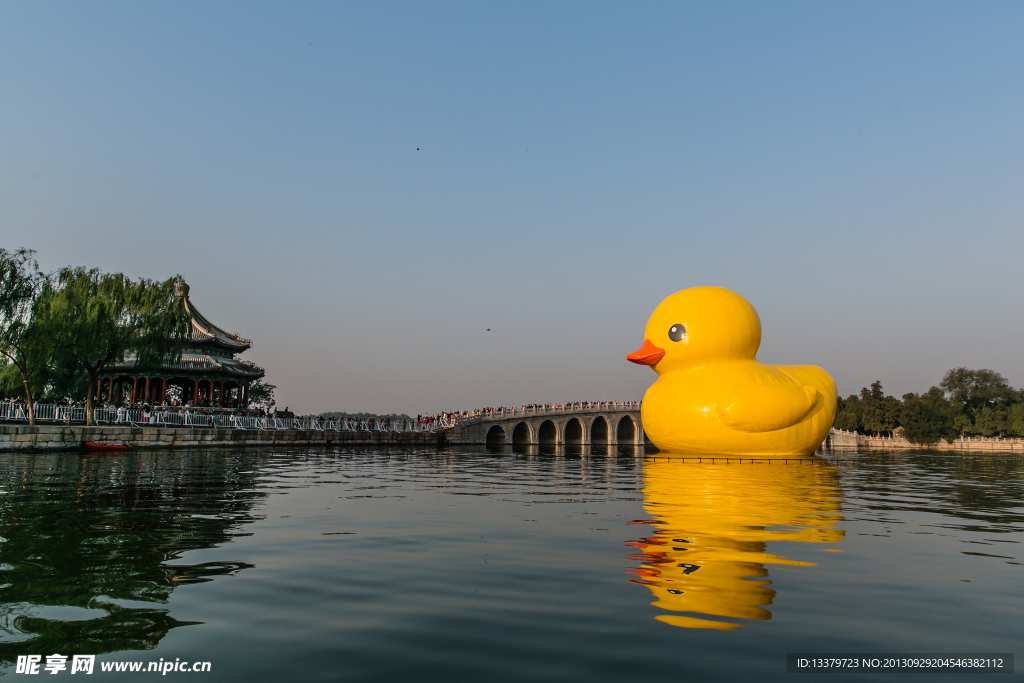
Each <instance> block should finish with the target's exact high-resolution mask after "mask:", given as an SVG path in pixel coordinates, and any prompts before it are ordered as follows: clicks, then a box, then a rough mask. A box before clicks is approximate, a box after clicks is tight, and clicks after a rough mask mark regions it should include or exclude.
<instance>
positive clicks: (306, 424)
mask: <svg viewBox="0 0 1024 683" xmlns="http://www.w3.org/2000/svg"><path fill="white" fill-rule="evenodd" d="M33 408H34V417H35V419H36V421H37V422H49V423H54V422H56V423H64V424H84V423H85V406H65V405H60V404H35V405H34V406H33ZM93 417H94V418H95V421H96V424H98V425H124V426H128V427H210V428H224V429H263V430H284V429H300V430H306V431H319V432H323V431H333V432H430V431H433V430H435V429H438V428H445V427H450V426H452V425H451V424H449V422H450V421H447V420H441V421H434V422H433V423H426V422H420V423H417V422H392V421H388V420H351V421H350V420H324V419H323V418H320V417H288V418H284V417H272V416H267V417H262V416H240V415H233V414H230V413H208V412H205V411H203V410H201V409H195V408H184V409H183V408H161V407H153V408H150V409H148V410H146V409H143V408H124V407H122V408H114V407H102V408H95V409H94V410H93ZM0 420H9V421H14V422H28V406H26V405H25V404H24V403H12V402H10V401H2V402H0Z"/></svg>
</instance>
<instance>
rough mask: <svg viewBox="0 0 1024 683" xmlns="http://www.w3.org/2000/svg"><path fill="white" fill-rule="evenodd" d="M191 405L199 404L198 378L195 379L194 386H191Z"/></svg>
mask: <svg viewBox="0 0 1024 683" xmlns="http://www.w3.org/2000/svg"><path fill="white" fill-rule="evenodd" d="M192 405H199V380H198V379H197V380H195V386H194V387H193V388H192Z"/></svg>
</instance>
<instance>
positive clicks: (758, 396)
mask: <svg viewBox="0 0 1024 683" xmlns="http://www.w3.org/2000/svg"><path fill="white" fill-rule="evenodd" d="M760 345H761V319H760V318H759V317H758V315H757V311H755V310H754V307H753V306H751V305H750V302H748V301H747V300H746V299H744V298H743V297H741V296H740V295H739V294H736V293H735V292H731V291H729V290H728V289H723V288H721V287H693V288H691V289H684V290H682V291H681V292H676V293H675V294H673V295H671V296H670V297H668V298H667V299H665V300H664V301H662V302H661V303H660V304H658V307H657V308H656V309H654V313H652V314H651V317H650V319H649V320H648V321H647V328H646V330H645V331H644V343H643V346H641V347H640V349H639V350H638V351H635V352H633V353H631V354H629V355H628V356H626V357H627V358H628V359H629V360H630V361H632V362H634V363H639V364H641V365H650V366H651V367H652V368H653V369H654V371H655V372H656V373H658V379H657V381H656V382H655V383H654V384H652V385H651V387H650V388H649V389H648V390H647V393H646V394H645V395H644V401H643V405H642V406H641V409H640V417H641V419H642V421H643V426H644V431H645V432H646V433H647V437H648V438H649V439H650V440H651V442H652V443H654V445H655V446H657V447H658V448H659V449H661V450H663V451H669V452H677V453H722V454H727V455H749V456H768V455H775V456H777V455H808V454H811V453H813V452H814V451H815V449H817V448H818V446H820V445H821V442H822V441H824V440H825V436H826V435H827V434H828V430H829V429H830V428H831V427H832V421H833V419H834V418H835V414H836V385H835V382H834V381H832V377H831V376H829V374H828V373H827V372H825V371H824V370H822V369H821V368H819V367H816V366H813V365H767V364H765V363H760V362H758V361H757V359H756V358H755V356H756V354H757V349H758V347H759V346H760Z"/></svg>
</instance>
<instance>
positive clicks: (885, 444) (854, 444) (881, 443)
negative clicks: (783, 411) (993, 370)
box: [823, 429, 1024, 454]
mask: <svg viewBox="0 0 1024 683" xmlns="http://www.w3.org/2000/svg"><path fill="white" fill-rule="evenodd" d="M823 445H824V446H825V447H826V448H832V449H833V450H837V451H921V450H929V451H944V452H956V453H1021V454H1024V439H1000V438H997V437H986V436H968V437H961V438H959V439H955V440H954V441H953V442H952V443H949V442H948V441H945V440H940V441H939V442H938V443H933V444H927V445H922V444H918V443H912V442H910V441H908V440H907V439H906V438H904V437H903V436H902V435H900V434H896V435H895V436H891V437H888V436H870V435H868V434H858V433H856V432H847V431H844V430H842V429H833V430H832V431H831V432H829V435H828V438H827V439H826V440H825V443H824V444H823Z"/></svg>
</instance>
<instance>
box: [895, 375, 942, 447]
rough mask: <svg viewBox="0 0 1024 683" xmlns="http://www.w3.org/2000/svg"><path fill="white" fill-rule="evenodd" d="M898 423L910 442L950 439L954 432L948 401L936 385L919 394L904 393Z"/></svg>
mask: <svg viewBox="0 0 1024 683" xmlns="http://www.w3.org/2000/svg"><path fill="white" fill-rule="evenodd" d="M900 424H901V425H902V426H903V435H904V436H905V437H907V440H908V441H910V442H911V443H919V444H929V443H935V442H937V441H938V440H939V439H946V440H951V439H952V437H953V433H954V432H953V423H952V420H951V417H950V410H949V402H948V401H947V400H946V395H945V393H944V392H943V391H942V389H939V388H938V387H932V388H931V389H929V390H928V391H927V392H926V393H924V394H922V395H920V396H918V395H917V394H914V393H910V394H904V395H903V404H902V406H901V411H900Z"/></svg>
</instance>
